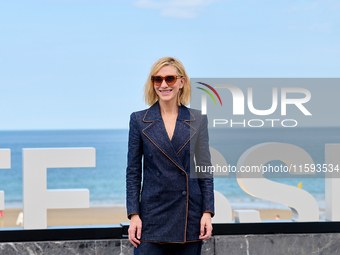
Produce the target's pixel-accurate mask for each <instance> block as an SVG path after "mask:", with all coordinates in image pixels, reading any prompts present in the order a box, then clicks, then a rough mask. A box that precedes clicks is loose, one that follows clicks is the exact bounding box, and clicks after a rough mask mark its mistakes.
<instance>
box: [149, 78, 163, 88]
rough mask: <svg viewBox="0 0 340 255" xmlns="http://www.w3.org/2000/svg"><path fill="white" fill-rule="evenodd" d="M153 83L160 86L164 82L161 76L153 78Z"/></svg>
mask: <svg viewBox="0 0 340 255" xmlns="http://www.w3.org/2000/svg"><path fill="white" fill-rule="evenodd" d="M152 81H153V84H154V85H156V86H160V85H161V84H162V82H163V79H162V77H160V76H153V77H152Z"/></svg>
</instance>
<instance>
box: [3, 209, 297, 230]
mask: <svg viewBox="0 0 340 255" xmlns="http://www.w3.org/2000/svg"><path fill="white" fill-rule="evenodd" d="M259 211H260V215H261V219H262V220H275V217H276V216H277V215H279V217H280V219H281V220H289V219H291V218H292V212H291V211H289V210H278V209H259ZM20 212H22V209H21V208H8V209H5V210H4V218H3V220H2V221H1V222H0V224H1V227H18V225H16V221H17V218H18V215H19V213H20ZM121 222H129V220H128V219H127V217H126V208H125V207H91V208H86V209H51V210H47V225H48V226H70V225H106V224H119V223H121Z"/></svg>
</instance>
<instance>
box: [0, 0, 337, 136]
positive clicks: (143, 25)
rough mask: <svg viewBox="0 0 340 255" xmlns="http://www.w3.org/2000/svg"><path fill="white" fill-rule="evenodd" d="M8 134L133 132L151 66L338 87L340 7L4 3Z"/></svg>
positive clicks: (183, 0) (0, 119)
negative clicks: (332, 80)
mask: <svg viewBox="0 0 340 255" xmlns="http://www.w3.org/2000/svg"><path fill="white" fill-rule="evenodd" d="M0 11H1V14H0V33H1V35H0V36H1V37H0V39H1V40H0V130H45V129H46V130H49V129H52V130H53V129H117V128H124V129H125V128H128V125H129V117H130V114H131V113H132V112H133V111H138V110H142V109H145V108H147V107H148V106H147V105H146V104H145V102H144V99H143V87H144V84H145V82H146V79H147V77H148V74H149V71H150V68H151V65H152V64H153V63H154V62H155V61H156V60H158V59H159V58H161V57H164V56H173V57H175V58H178V59H179V60H180V61H182V63H183V64H184V66H185V68H186V70H187V72H188V75H189V77H192V78H228V77H233V78H256V77H262V78H266V77H270V78H285V77H286V78H296V77H310V78H328V77H337V78H339V59H340V31H339V30H340V0H316V1H313V0H296V1H286V0H276V1H269V0H244V1H232V0H228V1H224V0H206V1H203V0H165V1H155V0H131V1H130V0H124V1H123V0H30V1H27V0H13V1H7V0H0Z"/></svg>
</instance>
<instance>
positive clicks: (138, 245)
mask: <svg viewBox="0 0 340 255" xmlns="http://www.w3.org/2000/svg"><path fill="white" fill-rule="evenodd" d="M189 99H190V80H189V78H188V76H187V74H186V71H185V69H184V66H183V65H182V63H181V62H180V61H178V60H177V59H175V58H170V57H164V58H161V59H159V60H158V61H157V62H156V63H155V64H154V65H153V66H152V69H151V72H150V75H149V78H148V80H147V82H146V85H145V100H146V103H148V104H149V105H151V107H150V108H149V109H147V110H143V111H139V112H134V113H132V114H131V116H130V131H129V148H128V165H127V170H126V188H127V196H126V197H127V213H128V218H129V219H131V222H130V227H129V231H128V232H129V240H130V242H131V243H132V244H133V245H134V246H135V248H134V254H148V255H152V254H157V255H159V254H190V255H191V254H201V246H202V240H204V239H208V238H210V236H211V231H212V225H211V217H213V216H214V192H213V179H212V178H211V177H212V176H210V175H209V174H208V176H203V177H205V178H202V176H199V177H201V178H197V174H196V173H195V162H194V156H195V160H196V164H197V165H199V166H209V165H211V161H210V153H209V141H208V123H207V118H206V115H201V113H200V111H198V110H193V109H188V108H187V107H185V105H187V104H188V103H189ZM142 157H143V162H142ZM142 169H143V177H142ZM195 177H196V178H195ZM142 178H143V185H141V180H142Z"/></svg>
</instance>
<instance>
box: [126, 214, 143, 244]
mask: <svg viewBox="0 0 340 255" xmlns="http://www.w3.org/2000/svg"><path fill="white" fill-rule="evenodd" d="M136 232H137V234H136ZM128 233H129V240H130V242H131V243H132V245H133V246H135V247H136V248H137V247H138V244H140V241H139V240H138V239H140V236H141V233H142V220H141V219H140V217H139V214H134V215H132V216H131V221H130V227H129V230H128ZM136 236H137V238H138V239H137V238H136Z"/></svg>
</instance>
